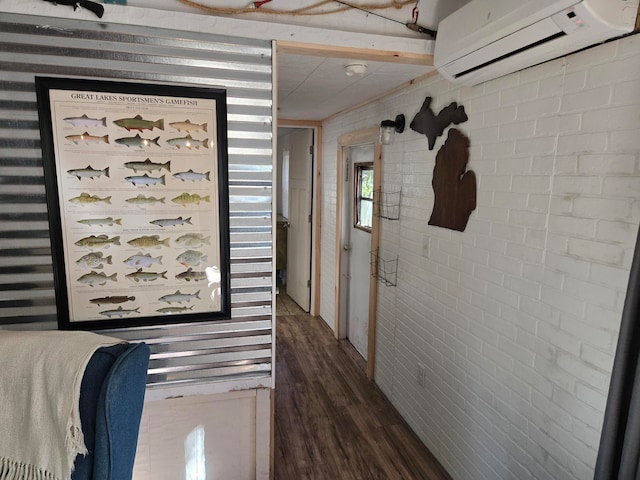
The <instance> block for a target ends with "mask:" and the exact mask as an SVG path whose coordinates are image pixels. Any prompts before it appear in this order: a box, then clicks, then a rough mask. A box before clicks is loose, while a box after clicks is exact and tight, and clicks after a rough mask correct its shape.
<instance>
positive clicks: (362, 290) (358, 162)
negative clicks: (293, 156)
mask: <svg viewBox="0 0 640 480" xmlns="http://www.w3.org/2000/svg"><path fill="white" fill-rule="evenodd" d="M373 155H374V151H373V145H362V146H357V147H352V148H351V149H350V154H349V166H348V168H349V181H348V185H349V187H348V191H349V193H348V195H347V197H346V198H347V199H349V200H348V203H349V206H348V207H347V208H348V214H347V215H346V217H347V219H348V220H347V222H348V223H347V225H346V230H347V231H348V232H349V244H348V246H347V248H346V250H347V251H348V262H347V264H348V282H347V285H348V288H347V290H348V292H347V315H346V317H347V318H346V320H347V338H348V339H349V341H350V342H351V344H352V345H353V346H354V347H355V348H356V350H357V351H358V352H359V353H360V354H361V355H362V357H363V358H364V359H365V360H366V359H367V353H368V346H369V274H370V267H369V263H370V253H369V252H370V251H371V231H370V230H368V231H367V230H366V229H365V228H366V226H365V227H363V226H356V223H357V218H356V216H357V213H356V208H355V206H356V203H357V200H356V197H357V196H358V192H357V186H358V183H359V174H358V172H359V171H360V172H361V174H362V172H363V171H367V169H370V170H368V171H369V173H370V175H371V185H372V184H373V178H372V176H373V163H372V162H373ZM369 207H370V211H372V210H373V205H372V202H371V205H368V206H367V207H365V210H367V209H368V208H369ZM367 224H368V225H369V226H370V222H367Z"/></svg>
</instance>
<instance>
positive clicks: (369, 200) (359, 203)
mask: <svg viewBox="0 0 640 480" xmlns="http://www.w3.org/2000/svg"><path fill="white" fill-rule="evenodd" d="M353 178H354V179H355V188H354V197H355V198H354V201H353V205H354V210H355V211H354V214H353V219H354V221H353V226H354V227H355V228H360V229H362V230H366V231H367V232H370V231H371V225H372V224H373V163H356V164H355V165H354V176H353Z"/></svg>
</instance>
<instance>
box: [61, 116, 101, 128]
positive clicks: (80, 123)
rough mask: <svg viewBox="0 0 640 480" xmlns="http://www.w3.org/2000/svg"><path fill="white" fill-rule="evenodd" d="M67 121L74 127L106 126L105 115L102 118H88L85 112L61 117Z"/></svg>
mask: <svg viewBox="0 0 640 480" xmlns="http://www.w3.org/2000/svg"><path fill="white" fill-rule="evenodd" d="M63 120H64V121H65V122H67V123H70V124H71V125H73V126H74V127H106V126H107V117H102V118H89V117H88V116H87V114H86V113H85V114H84V115H82V116H81V117H67V118H63Z"/></svg>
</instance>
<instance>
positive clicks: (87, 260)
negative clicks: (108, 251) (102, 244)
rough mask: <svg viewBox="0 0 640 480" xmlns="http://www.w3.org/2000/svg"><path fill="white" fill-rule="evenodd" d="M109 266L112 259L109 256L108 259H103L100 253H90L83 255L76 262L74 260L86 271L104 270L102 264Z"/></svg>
mask: <svg viewBox="0 0 640 480" xmlns="http://www.w3.org/2000/svg"><path fill="white" fill-rule="evenodd" d="M105 263H106V264H107V265H111V264H112V263H113V262H112V259H111V255H109V256H108V257H104V254H103V253H102V252H91V253H87V254H86V255H83V256H82V257H80V258H79V259H78V260H76V264H77V265H79V266H81V267H83V268H87V269H92V268H96V269H102V268H104V264H105Z"/></svg>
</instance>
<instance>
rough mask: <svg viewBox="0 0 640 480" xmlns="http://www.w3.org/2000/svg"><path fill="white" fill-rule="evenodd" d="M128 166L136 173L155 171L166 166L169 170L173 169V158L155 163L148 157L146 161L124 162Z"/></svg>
mask: <svg viewBox="0 0 640 480" xmlns="http://www.w3.org/2000/svg"><path fill="white" fill-rule="evenodd" d="M124 166H125V167H126V168H129V169H131V170H133V171H134V173H138V172H153V171H154V170H160V169H162V168H164V169H165V170H167V171H168V172H170V171H171V160H169V161H167V162H165V163H154V162H152V161H151V159H149V158H147V159H146V160H145V161H144V162H126V163H125V164H124Z"/></svg>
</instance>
